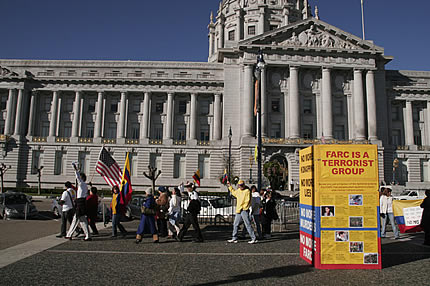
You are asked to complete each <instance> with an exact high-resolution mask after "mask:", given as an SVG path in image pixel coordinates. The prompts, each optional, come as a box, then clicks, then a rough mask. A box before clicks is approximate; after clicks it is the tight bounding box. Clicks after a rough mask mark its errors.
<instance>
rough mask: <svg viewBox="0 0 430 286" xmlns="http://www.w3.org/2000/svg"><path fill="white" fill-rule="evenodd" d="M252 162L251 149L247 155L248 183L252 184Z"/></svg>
mask: <svg viewBox="0 0 430 286" xmlns="http://www.w3.org/2000/svg"><path fill="white" fill-rule="evenodd" d="M253 163H254V156H252V151H251V155H249V183H250V184H252V183H253V182H254V180H253V179H252V164H253Z"/></svg>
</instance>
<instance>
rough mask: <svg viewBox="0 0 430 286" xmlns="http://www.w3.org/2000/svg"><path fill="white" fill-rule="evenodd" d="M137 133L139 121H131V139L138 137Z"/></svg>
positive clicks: (138, 132)
mask: <svg viewBox="0 0 430 286" xmlns="http://www.w3.org/2000/svg"><path fill="white" fill-rule="evenodd" d="M139 134H140V125H139V123H133V124H132V125H131V134H130V137H131V139H139Z"/></svg>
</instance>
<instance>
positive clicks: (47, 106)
mask: <svg viewBox="0 0 430 286" xmlns="http://www.w3.org/2000/svg"><path fill="white" fill-rule="evenodd" d="M51 101H52V99H51V98H49V97H45V99H44V101H43V110H44V111H50V110H51Z"/></svg>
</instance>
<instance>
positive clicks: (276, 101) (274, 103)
mask: <svg viewBox="0 0 430 286" xmlns="http://www.w3.org/2000/svg"><path fill="white" fill-rule="evenodd" d="M279 107H280V101H279V99H273V100H272V111H273V112H279Z"/></svg>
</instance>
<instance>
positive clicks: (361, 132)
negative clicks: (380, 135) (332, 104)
mask: <svg viewBox="0 0 430 286" xmlns="http://www.w3.org/2000/svg"><path fill="white" fill-rule="evenodd" d="M365 123H366V122H365V118H364V92H363V74H362V71H361V70H354V129H355V139H356V140H365V139H366V127H365V126H366V124H365Z"/></svg>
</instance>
